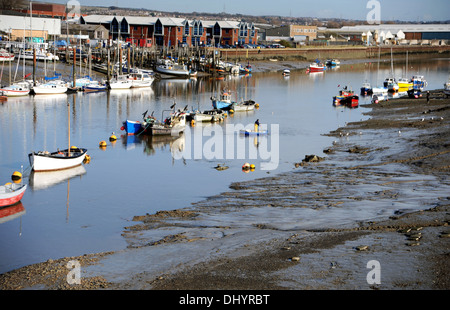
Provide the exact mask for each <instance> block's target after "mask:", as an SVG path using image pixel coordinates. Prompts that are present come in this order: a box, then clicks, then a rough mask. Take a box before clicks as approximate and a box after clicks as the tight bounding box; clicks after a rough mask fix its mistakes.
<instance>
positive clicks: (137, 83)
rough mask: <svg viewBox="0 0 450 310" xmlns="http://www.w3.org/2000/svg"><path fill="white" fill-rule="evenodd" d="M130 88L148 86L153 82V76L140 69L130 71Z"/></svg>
mask: <svg viewBox="0 0 450 310" xmlns="http://www.w3.org/2000/svg"><path fill="white" fill-rule="evenodd" d="M130 80H131V88H141V87H150V86H151V85H152V83H153V80H154V77H153V76H151V75H150V74H148V73H146V72H142V71H138V72H135V73H131V75H130Z"/></svg>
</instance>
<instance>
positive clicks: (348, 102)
mask: <svg viewBox="0 0 450 310" xmlns="http://www.w3.org/2000/svg"><path fill="white" fill-rule="evenodd" d="M340 103H341V105H345V106H346V107H348V108H356V107H358V105H359V97H358V95H351V96H346V97H345V98H343V99H341V101H340Z"/></svg>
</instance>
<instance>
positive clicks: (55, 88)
mask: <svg viewBox="0 0 450 310" xmlns="http://www.w3.org/2000/svg"><path fill="white" fill-rule="evenodd" d="M67 89H68V87H67V83H65V82H64V81H61V80H55V81H50V82H48V83H44V84H40V85H37V86H33V88H32V91H33V92H34V94H36V95H52V94H63V93H65V92H67Z"/></svg>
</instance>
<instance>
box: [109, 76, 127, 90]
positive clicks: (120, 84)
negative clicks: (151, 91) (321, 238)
mask: <svg viewBox="0 0 450 310" xmlns="http://www.w3.org/2000/svg"><path fill="white" fill-rule="evenodd" d="M131 85H132V82H131V80H130V79H128V76H127V75H118V76H116V77H115V78H113V79H111V81H109V88H111V89H130V88H131Z"/></svg>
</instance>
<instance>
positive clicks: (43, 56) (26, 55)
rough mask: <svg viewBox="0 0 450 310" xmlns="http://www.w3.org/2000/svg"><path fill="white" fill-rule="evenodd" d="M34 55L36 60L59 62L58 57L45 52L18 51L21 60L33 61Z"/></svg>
mask: <svg viewBox="0 0 450 310" xmlns="http://www.w3.org/2000/svg"><path fill="white" fill-rule="evenodd" d="M35 55H36V60H42V61H44V60H45V61H56V60H59V57H58V56H57V55H54V54H53V53H50V52H47V51H45V50H41V49H36V50H35V52H33V51H32V50H26V51H23V50H22V51H20V53H19V57H20V58H21V59H26V60H34V57H35Z"/></svg>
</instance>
